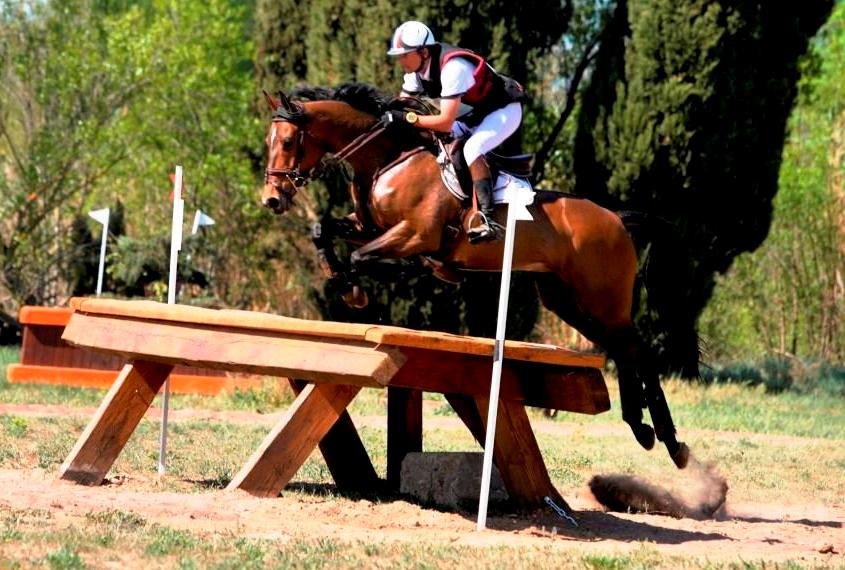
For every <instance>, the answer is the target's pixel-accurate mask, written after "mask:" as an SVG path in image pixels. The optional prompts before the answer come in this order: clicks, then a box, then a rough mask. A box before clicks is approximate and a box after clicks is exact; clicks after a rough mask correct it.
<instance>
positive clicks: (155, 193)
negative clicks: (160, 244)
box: [0, 0, 284, 311]
mask: <svg viewBox="0 0 845 570" xmlns="http://www.w3.org/2000/svg"><path fill="white" fill-rule="evenodd" d="M2 6H3V8H2V9H3V10H4V11H3V13H2V14H3V18H4V19H3V26H2V29H0V34H2V42H0V49H2V52H1V53H2V58H0V73H2V76H3V80H2V87H0V99H2V103H3V104H2V105H0V109H2V111H0V140H2V143H0V144H2V146H0V163H2V166H3V169H4V174H5V176H4V177H3V178H2V179H0V184H2V190H3V197H4V198H3V199H4V202H3V204H2V208H3V209H2V213H3V220H4V222H3V231H2V237H3V251H2V260H3V266H2V272H0V280H2V281H1V282H0V288H2V290H3V291H4V293H5V294H6V295H7V298H6V299H5V307H4V308H5V309H6V310H8V311H12V310H14V309H15V308H16V306H17V304H19V303H21V302H36V303H47V304H52V303H59V302H62V301H63V300H64V299H65V298H66V297H67V296H68V295H69V294H71V293H72V291H71V289H72V283H70V280H71V279H72V276H73V271H72V269H73V266H74V265H75V264H76V263H77V262H78V257H77V256H76V255H75V254H74V247H75V245H74V244H73V243H72V241H71V239H70V238H71V236H73V235H74V233H73V232H71V231H70V228H71V226H72V224H73V219H74V216H75V215H76V213H78V212H80V211H83V212H84V211H87V209H90V208H92V207H104V206H108V205H114V204H115V203H116V202H117V200H118V199H120V200H122V201H123V203H124V204H125V206H126V226H127V233H128V234H130V235H131V238H132V239H135V240H141V241H148V242H150V243H151V244H154V243H156V242H157V240H160V239H162V238H163V237H164V238H166V236H169V228H170V212H171V203H170V202H169V201H168V200H167V195H168V192H169V190H170V187H171V184H170V182H169V181H168V177H167V176H168V173H171V172H173V169H174V166H175V165H177V164H181V165H182V166H184V167H185V173H186V176H185V179H186V190H187V192H186V200H187V207H188V212H189V213H191V212H192V210H191V208H192V207H197V206H199V207H202V209H203V210H204V211H206V212H209V213H210V214H211V215H212V217H214V218H215V219H216V220H217V221H218V225H217V226H215V230H216V231H215V232H213V233H209V234H208V235H207V239H208V240H211V241H213V242H214V243H215V246H214V247H211V248H207V249H205V251H206V252H207V254H206V255H207V256H208V257H210V258H212V259H211V260H210V264H211V265H214V266H215V267H217V268H218V271H217V272H216V277H217V279H216V280H215V287H216V289H215V293H216V294H218V295H219V296H220V297H221V298H222V299H224V300H225V301H226V302H227V304H231V305H237V306H252V303H254V302H256V303H265V304H266V303H267V299H268V298H271V297H273V296H274V295H277V294H278V292H277V291H275V290H273V289H274V285H275V283H276V281H275V278H271V279H267V278H265V277H264V276H263V275H259V271H258V270H257V268H260V267H263V265H264V264H266V263H268V262H267V259H268V257H270V256H271V255H270V254H268V250H269V251H270V252H272V251H273V250H275V249H276V248H277V247H278V246H277V245H276V244H275V238H276V237H277V236H274V235H272V234H270V235H268V236H267V237H266V238H260V239H257V238H256V237H255V236H256V235H259V234H260V232H259V227H261V228H262V229H263V226H265V225H266V221H267V219H269V215H267V216H266V217H264V216H265V214H264V213H263V212H261V211H260V209H259V208H258V207H257V197H256V190H255V173H254V170H253V158H254V156H255V154H256V150H255V149H254V148H253V147H252V146H251V145H254V147H255V148H258V147H259V145H260V144H261V137H262V129H263V128H264V125H263V123H262V122H260V121H259V120H258V118H257V117H255V115H254V113H253V112H252V104H253V99H254V96H255V88H254V68H253V64H252V59H251V58H252V52H253V47H252V44H251V43H250V42H249V39H248V38H247V37H245V34H247V33H248V30H249V24H250V21H251V20H250V12H249V11H248V8H249V6H244V5H243V4H242V3H240V2H230V1H228V0H209V1H202V2H200V1H199V0H189V1H185V2H175V1H173V0H151V1H149V2H142V3H136V2H105V1H95V0H87V1H81V2H76V1H73V2H71V1H69V0H51V1H50V2H32V3H31V4H28V5H26V6H23V5H21V4H20V3H18V4H15V5H10V4H9V3H4V4H3V5H2ZM77 233H78V232H77ZM265 233H266V232H265ZM262 235H263V234H262ZM165 241H166V239H165ZM142 249H143V248H142ZM281 286H282V287H283V286H284V284H282V285H281Z"/></svg>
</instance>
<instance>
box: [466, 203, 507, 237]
mask: <svg viewBox="0 0 845 570" xmlns="http://www.w3.org/2000/svg"><path fill="white" fill-rule="evenodd" d="M468 225H469V226H470V229H468V230H467V240H469V243H472V244H475V243H480V242H482V241H492V240H497V239H502V236H504V235H505V228H504V227H503V226H502V225H501V224H499V223H497V222H495V221H493V220H491V219H490V218H488V217H487V215H485V214H484V212H482V211H481V210H477V211H476V212H475V213H473V214H472V216H470V218H469V224H468Z"/></svg>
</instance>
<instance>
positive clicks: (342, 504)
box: [0, 406, 845, 566]
mask: <svg viewBox="0 0 845 570" xmlns="http://www.w3.org/2000/svg"><path fill="white" fill-rule="evenodd" d="M2 408H3V409H2V410H0V411H2V412H6V413H13V414H14V413H17V414H27V413H37V414H39V415H51V414H52V413H53V412H55V413H61V412H62V410H61V409H55V410H53V409H52V407H40V408H33V407H32V406H26V407H23V406H2ZM7 408H8V409H7ZM12 408H14V410H13V409H12ZM73 411H74V413H79V412H80V409H78V408H75V409H74V410H73ZM191 414H192V412H176V417H178V416H180V415H185V416H189V417H194V416H191ZM197 415H214V416H215V417H226V418H227V419H229V420H233V421H238V419H239V418H238V414H237V413H232V414H229V413H220V412H200V413H198V414H197ZM249 416H250V418H251V419H252V420H253V421H254V420H255V416H254V415H252V414H250V415H249ZM443 420H444V421H447V422H448V421H450V419H449V418H445V419H443ZM264 421H266V422H268V423H272V422H273V417H272V416H268V417H266V418H265V419H264ZM368 421H369V422H374V421H378V420H375V419H371V420H367V419H365V420H364V421H363V422H362V423H368ZM356 423H358V420H356ZM535 429H537V430H538V431H544V430H547V429H551V430H556V429H561V430H565V429H566V427H565V426H557V425H556V424H554V423H551V422H543V425H542V426H535ZM149 489H150V481H141V480H135V479H133V478H132V477H117V478H115V480H114V481H112V482H110V483H109V484H107V485H103V486H100V487H84V486H78V485H73V484H69V483H64V482H60V481H57V480H56V479H55V473H53V472H43V471H38V470H32V471H0V506H3V507H5V508H12V509H43V510H46V511H49V512H50V513H51V514H52V517H53V520H54V521H55V523H56V524H58V525H73V524H75V523H76V522H77V521H81V520H82V519H83V517H84V516H85V515H86V513H90V512H99V511H105V510H110V509H116V510H121V511H131V512H134V513H137V514H139V515H141V516H143V517H144V518H145V519H146V520H148V521H151V522H157V523H161V524H164V525H167V526H170V527H173V528H179V529H184V530H190V531H194V532H200V533H203V532H226V533H235V534H237V535H238V536H243V537H252V538H264V539H273V540H290V539H295V538H309V537H326V538H331V539H335V540H338V541H356V540H361V541H366V542H372V541H413V542H416V543H420V542H429V543H436V544H444V545H445V544H450V545H471V546H492V545H502V546H509V547H521V546H536V547H543V548H552V549H553V550H555V551H559V552H560V553H561V555H565V553H566V551H568V550H577V551H579V552H585V551H586V552H589V551H593V550H595V551H596V552H602V553H608V552H617V553H625V552H627V551H631V550H635V549H638V548H640V547H641V545H642V544H643V543H647V544H648V545H649V546H650V547H651V548H654V549H656V550H658V551H659V552H660V553H662V554H664V555H666V556H683V557H685V558H689V557H693V558H700V559H703V560H709V561H713V562H717V561H739V560H745V561H754V560H767V561H776V562H783V561H787V560H791V561H795V562H798V563H801V564H806V565H821V566H828V565H829V566H845V504H843V505H838V506H836V507H829V506H824V505H820V504H817V505H813V504H806V503H803V504H791V503H789V502H788V498H786V497H785V498H784V502H783V503H782V504H771V503H767V504H754V503H745V502H739V501H733V500H731V498H730V496H729V498H728V502H727V503H726V505H725V506H724V508H723V509H722V510H721V511H719V512H718V513H717V515H716V516H715V517H714V518H712V519H709V520H694V519H690V518H683V519H675V518H671V517H668V516H661V515H652V514H623V513H610V512H605V511H604V510H603V509H602V507H601V506H600V505H599V504H598V503H597V502H596V500H595V499H594V498H593V496H592V494H591V493H590V491H589V489H588V488H587V487H586V486H585V487H584V488H583V489H577V490H575V491H574V492H573V491H572V490H567V492H566V493H565V495H566V499H567V501H569V503H570V505H571V506H572V508H573V509H575V511H576V516H577V519H578V522H579V527H578V528H574V527H572V526H571V525H570V524H569V523H567V522H566V521H565V520H563V519H561V518H559V517H558V516H557V515H555V514H554V513H552V512H551V511H550V510H549V511H540V512H538V513H535V514H533V515H530V516H529V515H520V516H516V515H507V516H491V517H490V518H488V529H487V530H485V531H483V532H478V531H476V521H475V516H476V515H475V513H463V514H461V513H450V512H441V511H437V510H432V509H426V508H422V507H419V506H417V505H415V504H412V503H409V502H405V501H392V502H371V501H368V500H349V499H344V498H336V497H332V498H326V497H323V496H320V495H319V494H314V495H311V494H304V493H283V494H282V496H281V497H279V498H276V499H257V498H254V497H251V496H249V495H246V494H243V493H241V492H226V491H210V492H207V493H202V494H192V495H188V494H183V493H172V492H151V491H149Z"/></svg>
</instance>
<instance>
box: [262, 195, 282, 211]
mask: <svg viewBox="0 0 845 570" xmlns="http://www.w3.org/2000/svg"><path fill="white" fill-rule="evenodd" d="M264 205H265V206H267V207H268V208H270V209H271V210H277V209H278V208H279V207H280V206H281V205H282V202H281V200H279V199H278V198H276V197H275V196H271V197H270V198H267V199H266V200H264Z"/></svg>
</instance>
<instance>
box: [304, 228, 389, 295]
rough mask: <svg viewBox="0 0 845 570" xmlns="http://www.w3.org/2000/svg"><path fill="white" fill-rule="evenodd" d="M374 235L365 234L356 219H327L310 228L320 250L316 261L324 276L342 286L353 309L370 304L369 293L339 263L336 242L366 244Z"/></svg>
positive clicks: (312, 237)
mask: <svg viewBox="0 0 845 570" xmlns="http://www.w3.org/2000/svg"><path fill="white" fill-rule="evenodd" d="M373 235H374V234H373V233H372V232H367V231H363V230H362V229H361V227H360V224H359V223H358V221H357V219H356V218H355V217H354V216H351V217H348V218H343V219H334V218H325V219H323V220H322V221H321V222H318V223H316V224H314V226H313V227H312V228H311V240H312V242H313V243H314V246H315V247H316V248H317V262H318V264H319V266H320V269H321V271H322V272H323V275H324V276H325V277H326V278H327V279H328V280H329V281H333V282H336V283H339V284H340V288H341V290H343V291H344V293H343V294H342V296H343V299H344V301H346V303H347V304H349V305H350V306H353V307H359V308H360V307H364V306H366V305H367V302H368V300H367V297H366V293H364V291H363V289H362V288H361V285H360V283H359V282H358V276H357V274H356V273H355V272H352V271H348V270H347V267H346V266H345V265H344V264H343V263H342V262H341V261H340V259H339V258H338V256H337V252H336V250H335V240H337V239H342V240H345V241H349V242H351V243H365V242H366V241H367V240H369V239H372V236H373Z"/></svg>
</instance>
